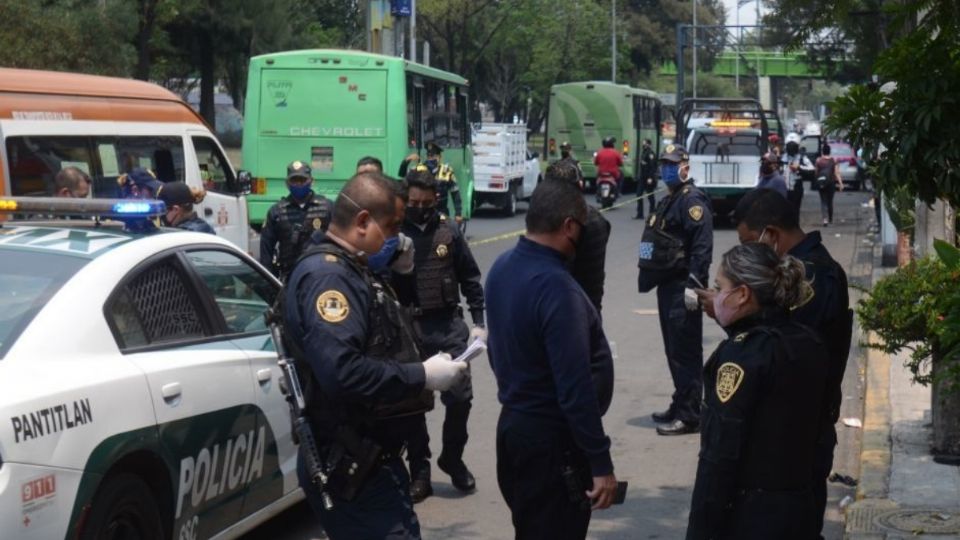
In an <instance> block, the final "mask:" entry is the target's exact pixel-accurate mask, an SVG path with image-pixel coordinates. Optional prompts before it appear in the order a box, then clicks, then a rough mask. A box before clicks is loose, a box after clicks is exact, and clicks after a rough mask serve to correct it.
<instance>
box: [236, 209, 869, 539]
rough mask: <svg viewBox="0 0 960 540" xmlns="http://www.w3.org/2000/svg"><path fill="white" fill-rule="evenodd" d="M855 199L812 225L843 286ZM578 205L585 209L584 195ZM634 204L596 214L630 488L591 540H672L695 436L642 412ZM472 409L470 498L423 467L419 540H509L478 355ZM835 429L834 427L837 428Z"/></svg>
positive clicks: (709, 336)
mask: <svg viewBox="0 0 960 540" xmlns="http://www.w3.org/2000/svg"><path fill="white" fill-rule="evenodd" d="M866 200H867V195H866V194H863V193H842V194H838V195H837V202H836V205H837V209H836V216H837V223H836V225H835V226H834V227H831V228H828V229H824V230H823V233H824V236H825V242H826V243H827V246H828V247H829V248H830V250H831V251H832V252H833V253H834V256H835V257H837V259H838V260H840V261H841V263H842V264H843V265H844V266H845V267H846V268H847V270H848V272H849V273H850V274H851V276H852V278H854V280H855V278H856V277H857V274H862V273H865V271H866V267H865V266H864V263H865V262H866V261H868V260H869V257H870V256H872V255H871V254H872V251H871V250H872V247H871V246H869V245H868V244H866V243H865V239H864V237H865V232H866V229H867V226H868V224H869V221H870V218H871V215H872V209H867V208H863V207H862V206H861V203H863V202H865V201H866ZM588 202H592V201H591V200H590V199H588ZM520 208H521V211H520V213H518V215H517V216H515V217H513V218H505V217H501V216H499V215H497V214H496V213H494V212H493V211H490V210H484V209H481V210H480V211H479V212H478V214H477V215H476V216H475V218H474V219H473V220H472V221H471V222H470V226H469V230H468V237H470V239H471V240H472V241H474V242H476V241H481V240H483V239H487V238H491V237H496V236H499V235H503V234H505V233H510V232H512V231H518V230H522V229H523V216H524V214H523V211H524V209H525V208H526V206H525V205H524V204H521V205H520ZM633 213H634V205H633V204H632V203H631V204H629V205H628V206H625V207H622V208H617V209H614V210H613V211H611V212H609V213H607V214H606V215H607V217H608V219H609V220H610V221H611V223H612V224H613V232H612V235H611V238H610V243H609V246H608V249H607V286H606V295H605V297H604V313H603V317H604V321H605V323H604V326H605V329H606V333H607V336H608V338H609V339H610V341H611V342H612V345H614V354H615V355H616V356H617V361H616V385H617V386H616V392H615V394H614V399H613V404H612V406H611V407H610V411H609V412H608V413H607V415H606V416H605V417H604V426H605V428H606V430H607V433H608V434H609V435H610V436H611V439H612V440H613V461H614V465H615V467H616V474H617V477H618V478H619V479H621V480H627V481H629V482H630V488H629V491H628V493H627V501H626V503H625V504H624V505H623V506H620V507H616V508H614V509H612V510H607V511H604V512H598V513H597V514H595V516H594V518H593V520H592V522H591V525H590V534H589V537H590V538H594V539H610V540H613V539H640V538H644V539H656V538H659V539H676V538H682V537H683V535H684V531H685V529H686V519H687V512H688V509H689V502H690V495H691V491H692V486H693V480H694V475H695V472H696V459H697V451H698V449H699V437H698V436H695V435H693V436H683V437H659V436H657V434H656V432H655V430H654V428H655V425H654V423H653V421H652V420H651V419H650V413H652V412H654V411H657V410H661V409H663V408H665V407H666V405H667V404H668V401H669V399H670V394H671V393H672V385H671V383H670V376H669V372H668V370H667V365H666V361H665V359H664V357H663V343H662V340H661V336H660V330H659V326H658V323H657V315H656V313H657V311H656V297H655V295H654V294H653V293H648V294H643V295H641V294H638V293H637V289H636V277H637V274H636V272H637V270H636V260H637V255H636V249H637V242H638V241H639V237H640V233H641V230H642V224H641V222H639V221H635V220H633V219H631V218H632V216H633ZM818 218H819V204H818V200H817V196H816V194H815V193H808V194H807V197H806V199H805V201H804V214H803V223H804V225H805V226H806V228H808V229H813V228H816V227H817V226H816V225H814V224H815V223H818V222H819V219H818ZM515 242H516V240H515V239H513V238H511V239H504V240H499V241H495V242H488V243H482V242H481V243H480V244H479V245H476V246H475V247H474V255H475V256H476V258H477V261H478V262H479V264H480V268H481V269H482V270H484V271H486V269H488V268H490V266H491V265H492V263H493V261H494V260H495V259H496V257H497V256H498V255H499V254H500V253H502V252H503V251H504V250H505V249H507V248H509V247H511V246H513V244H514V243H515ZM736 242H737V236H736V232H735V231H734V230H732V229H731V228H730V227H729V226H726V227H723V226H721V227H720V228H718V229H717V231H716V234H715V247H714V261H715V262H714V265H713V266H711V278H712V276H713V275H714V274H715V272H716V268H717V264H716V261H718V260H719V257H720V255H721V254H722V253H723V252H724V251H726V250H727V249H729V248H730V247H731V246H733V245H734V244H735V243H736ZM721 339H722V331H721V330H720V328H719V327H718V326H717V325H716V324H715V323H714V322H713V321H711V320H709V319H707V320H705V323H704V357H705V358H706V357H707V356H709V353H710V352H711V351H712V350H713V349H714V348H715V347H716V345H717V343H719V341H720V340H721ZM473 366H474V371H473V373H474V394H475V396H476V397H475V400H474V406H473V414H472V416H471V418H470V435H471V439H470V443H469V444H468V446H467V451H466V456H465V459H466V461H467V463H468V465H469V466H470V468H471V469H472V470H473V472H474V474H475V475H476V477H477V484H478V490H477V492H476V493H474V494H471V495H467V496H464V495H462V494H460V493H458V492H457V491H456V490H454V488H453V487H452V486H451V485H450V483H449V478H448V477H446V476H445V475H444V474H443V473H442V472H440V471H439V470H438V469H437V468H436V467H434V489H435V492H436V494H435V495H434V496H433V497H431V498H429V499H427V500H426V501H425V502H424V503H422V504H419V505H417V507H416V510H417V513H418V515H419V517H420V522H421V526H422V529H423V537H424V538H425V539H426V540H432V539H446V538H458V539H476V540H485V539H503V538H510V537H512V536H513V531H512V528H511V525H510V515H509V511H508V509H507V507H506V505H505V504H504V503H503V499H502V498H501V496H500V493H499V491H498V489H497V484H496V473H495V470H496V469H495V451H494V448H495V447H494V442H495V432H496V431H495V427H496V421H497V414H498V413H499V405H498V404H497V401H496V384H495V381H494V379H493V376H492V373H491V371H490V368H489V364H488V362H487V361H486V359H485V358H480V359H477V360H476V361H474V363H473ZM859 372H860V370H859V368H858V365H857V362H856V360H855V359H854V358H851V365H850V368H849V369H848V370H847V373H848V379H849V380H848V381H847V383H846V384H847V391H846V392H845V393H846V395H847V396H848V399H847V400H846V402H845V413H844V414H845V415H847V414H854V415H855V414H856V411H857V410H860V409H859V408H858V407H859V404H860V396H861V395H862V394H861V392H860V390H859V388H860V386H859V380H860V376H859ZM442 420H443V418H442V413H441V411H435V412H433V413H432V414H430V416H429V423H430V433H431V434H432V435H433V436H434V439H435V443H434V444H433V449H434V452H435V453H437V452H438V450H439V448H438V446H437V442H438V441H439V434H440V426H441V423H442ZM841 429H844V428H841ZM841 435H842V436H843V438H844V441H843V442H842V443H841V449H840V450H839V451H838V454H839V457H838V460H837V464H836V466H835V470H837V471H840V472H842V473H845V474H850V475H853V476H856V475H857V470H856V468H855V467H856V463H858V461H857V460H856V459H855V458H856V455H857V453H858V451H859V450H858V448H859V446H858V441H857V438H856V436H855V435H856V434H855V433H852V432H850V431H849V430H848V431H845V432H843V433H842V434H841ZM848 493H850V491H849V490H843V489H837V488H832V493H831V498H832V502H831V510H830V512H829V513H828V519H830V520H831V522H830V523H829V524H828V530H827V533H828V535H827V538H836V539H838V538H841V537H842V533H841V523H840V520H841V519H842V518H841V517H840V514H839V512H837V510H836V507H837V504H836V502H837V501H838V500H839V499H840V498H842V497H843V496H844V495H846V494H848ZM321 537H322V536H321V533H320V532H319V528H318V527H317V526H316V525H315V521H314V520H313V519H312V517H311V516H310V514H309V510H308V509H306V508H305V506H302V505H301V506H298V507H296V508H294V509H291V510H290V511H288V512H286V513H285V514H283V515H281V516H279V517H277V518H275V519H274V520H273V521H271V522H269V523H267V524H266V525H264V526H263V527H261V528H259V529H258V530H256V531H254V532H253V533H251V534H249V535H248V536H247V537H245V538H246V540H254V539H268V538H269V539H272V538H282V539H287V540H294V539H297V540H300V539H308V538H321Z"/></svg>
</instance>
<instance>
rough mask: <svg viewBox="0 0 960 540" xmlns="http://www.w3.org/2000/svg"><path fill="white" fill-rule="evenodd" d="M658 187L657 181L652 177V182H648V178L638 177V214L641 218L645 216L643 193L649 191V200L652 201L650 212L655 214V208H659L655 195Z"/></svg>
mask: <svg viewBox="0 0 960 540" xmlns="http://www.w3.org/2000/svg"><path fill="white" fill-rule="evenodd" d="M656 189H657V182H656V181H655V180H653V179H650V183H649V184H648V183H647V178H646V177H644V178H638V179H637V197H638V198H637V215H638V216H640V217H641V218H642V217H643V194H644V193H649V195H647V201H648V202H649V203H650V213H651V214H653V212H654V210H655V209H656V208H657V198H656V196H654V194H653V192H654V191H655V190H656Z"/></svg>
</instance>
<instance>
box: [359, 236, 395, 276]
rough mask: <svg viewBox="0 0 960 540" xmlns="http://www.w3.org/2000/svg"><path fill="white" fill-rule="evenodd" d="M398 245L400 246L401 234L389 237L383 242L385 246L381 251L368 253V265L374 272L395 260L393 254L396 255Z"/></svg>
mask: <svg viewBox="0 0 960 540" xmlns="http://www.w3.org/2000/svg"><path fill="white" fill-rule="evenodd" d="M398 247H400V237H399V236H391V237H390V238H387V240H386V241H385V242H384V243H383V247H381V248H380V251H378V252H376V253H374V254H373V255H367V267H368V268H370V270H373V271H374V272H379V271H381V270H383V269H385V268H386V267H387V265H389V264H390V262H391V261H393V256H394V255H396V253H397V248H398Z"/></svg>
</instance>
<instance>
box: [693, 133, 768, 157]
mask: <svg viewBox="0 0 960 540" xmlns="http://www.w3.org/2000/svg"><path fill="white" fill-rule="evenodd" d="M687 151H689V152H690V154H696V155H709V156H715V155H719V154H721V153H722V154H725V155H726V156H756V157H759V156H760V153H761V150H760V135H759V134H758V132H757V131H739V132H732V133H725V132H723V133H722V132H719V131H718V132H716V133H711V132H709V131H694V132H693V133H692V134H691V135H690V144H689V145H688V146H687Z"/></svg>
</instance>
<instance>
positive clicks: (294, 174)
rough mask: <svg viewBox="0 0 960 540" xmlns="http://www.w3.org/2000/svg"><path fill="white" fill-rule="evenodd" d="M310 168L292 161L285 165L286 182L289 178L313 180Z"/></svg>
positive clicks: (299, 162) (302, 163)
mask: <svg viewBox="0 0 960 540" xmlns="http://www.w3.org/2000/svg"><path fill="white" fill-rule="evenodd" d="M310 173H311V171H310V166H309V165H307V164H306V163H304V162H302V161H299V160H298V161H294V162H293V163H291V164H289V165H287V180H289V179H291V178H313V175H312V174H310Z"/></svg>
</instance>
